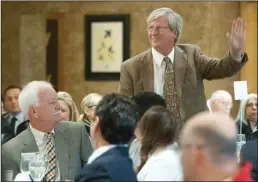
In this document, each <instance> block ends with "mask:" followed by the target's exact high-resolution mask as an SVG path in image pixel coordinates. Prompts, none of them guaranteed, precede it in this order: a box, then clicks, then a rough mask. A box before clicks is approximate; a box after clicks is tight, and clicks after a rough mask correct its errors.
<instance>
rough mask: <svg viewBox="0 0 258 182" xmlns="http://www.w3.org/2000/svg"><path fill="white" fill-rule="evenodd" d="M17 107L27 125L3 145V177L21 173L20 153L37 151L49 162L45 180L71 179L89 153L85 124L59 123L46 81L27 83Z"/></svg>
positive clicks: (57, 110) (53, 93) (55, 101)
mask: <svg viewBox="0 0 258 182" xmlns="http://www.w3.org/2000/svg"><path fill="white" fill-rule="evenodd" d="M19 105H20V108H21V111H22V112H23V113H24V115H25V116H27V117H28V118H29V120H30V124H29V126H28V128H27V129H26V130H25V131H23V132H22V133H20V134H19V136H17V137H15V138H13V139H11V140H10V141H8V142H7V143H5V144H4V145H3V146H2V174H5V171H7V170H11V171H12V172H13V177H15V176H16V175H17V174H18V173H20V163H21V153H28V152H39V153H40V154H41V155H42V156H46V157H47V159H48V166H47V170H46V173H45V176H44V179H45V180H46V181H58V180H61V181H64V180H74V178H75V176H76V175H77V174H78V173H79V172H80V170H81V169H82V167H83V166H84V164H85V163H87V161H88V157H89V156H90V155H91V153H92V146H91V143H90V139H89V136H88V134H87V132H86V129H85V127H84V125H83V124H80V123H75V122H70V121H60V120H61V117H60V112H61V111H60V108H61V107H60V105H59V103H58V101H57V93H56V91H55V90H54V89H53V87H52V85H51V84H50V83H48V82H45V81H32V82H30V83H28V84H27V85H26V86H25V87H24V89H23V90H22V92H21V93H20V96H19ZM3 176H4V175H3ZM2 180H3V181H4V180H6V179H2Z"/></svg>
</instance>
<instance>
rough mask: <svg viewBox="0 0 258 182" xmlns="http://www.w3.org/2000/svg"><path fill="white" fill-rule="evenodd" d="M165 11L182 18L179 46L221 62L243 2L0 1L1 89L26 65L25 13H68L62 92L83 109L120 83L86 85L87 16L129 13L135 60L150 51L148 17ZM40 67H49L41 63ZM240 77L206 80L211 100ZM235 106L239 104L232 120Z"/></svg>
mask: <svg viewBox="0 0 258 182" xmlns="http://www.w3.org/2000/svg"><path fill="white" fill-rule="evenodd" d="M164 6H167V7H170V8H172V9H173V10H175V11H176V12H178V13H179V14H181V15H182V18H183V21H184V28H183V34H182V38H181V40H180V41H179V43H192V44H198V45H199V46H200V47H201V48H202V51H203V52H204V53H205V54H207V55H210V56H214V57H222V56H223V55H225V54H226V53H227V52H228V49H227V43H226V37H225V34H226V32H227V31H229V30H230V28H231V22H232V20H233V19H235V18H237V17H238V16H239V15H240V4H239V2H2V67H3V69H2V87H3V88H4V87H6V86H7V85H8V84H11V83H16V84H20V79H19V76H21V75H22V74H21V72H20V71H22V70H20V67H21V65H22V64H23V63H22V62H21V61H20V60H21V56H20V49H21V48H20V34H19V29H20V19H21V16H22V15H23V14H31V15H34V14H35V15H36V14H42V15H45V16H46V15H48V14H49V13H63V14H64V19H63V25H64V32H63V39H62V42H63V67H64V73H63V78H62V79H63V80H62V82H63V83H62V84H63V90H65V91H68V92H69V93H71V95H72V96H73V98H74V100H75V102H76V103H77V104H79V103H80V101H81V99H82V97H83V96H85V95H86V94H88V93H90V92H98V93H102V94H104V93H110V92H115V91H116V90H117V87H118V82H116V81H113V82H103V81H98V82H93V81H91V82H89V81H88V82H87V81H85V80H84V57H85V53H84V15H87V14H119V13H129V14H130V16H131V29H130V31H131V34H130V37H131V48H130V54H131V56H134V55H136V54H138V53H140V52H142V51H144V50H146V49H147V48H149V42H148V38H147V32H146V18H147V16H148V15H149V13H150V12H151V11H152V10H153V9H155V8H159V7H164ZM41 56H42V57H44V56H45V55H41ZM39 60H41V58H39ZM38 64H41V65H44V64H45V63H43V62H40V61H39V62H38ZM31 66H33V65H31ZM238 78H239V75H236V76H233V77H231V78H228V79H224V80H216V81H205V86H206V95H207V97H209V96H210V94H211V93H212V92H213V91H215V90H217V89H226V90H228V91H229V92H231V93H233V92H232V91H233V83H232V82H233V81H234V80H237V79H238ZM32 79H33V78H32ZM237 107H238V106H237V103H235V107H234V109H233V114H234V115H235V113H236V110H237Z"/></svg>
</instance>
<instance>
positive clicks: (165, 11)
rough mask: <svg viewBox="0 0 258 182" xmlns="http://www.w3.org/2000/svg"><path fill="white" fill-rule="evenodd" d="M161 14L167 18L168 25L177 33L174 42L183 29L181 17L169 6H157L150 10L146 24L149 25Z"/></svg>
mask: <svg viewBox="0 0 258 182" xmlns="http://www.w3.org/2000/svg"><path fill="white" fill-rule="evenodd" d="M161 16H166V17H167V18H168V26H169V27H170V28H171V29H172V30H173V31H175V32H176V33H177V37H176V40H175V43H176V42H177V41H178V40H179V39H180V37H181V34H182V31H183V20H182V17H181V16H180V15H179V14H177V13H176V12H174V11H173V10H172V9H170V8H159V9H155V10H153V11H152V12H151V14H150V15H149V17H148V19H147V24H148V25H149V24H150V22H151V21H153V20H155V19H157V18H159V17H161Z"/></svg>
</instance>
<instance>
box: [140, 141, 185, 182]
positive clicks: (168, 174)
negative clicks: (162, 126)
mask: <svg viewBox="0 0 258 182" xmlns="http://www.w3.org/2000/svg"><path fill="white" fill-rule="evenodd" d="M177 150H178V149H177V144H176V143H174V144H171V145H169V146H167V147H166V148H164V149H162V150H158V151H155V152H154V153H153V154H152V155H150V156H149V158H148V160H147V161H146V163H145V164H144V166H143V167H142V169H141V170H140V172H139V173H138V175H137V178H138V180H139V181H182V179H183V173H182V167H181V162H180V152H179V151H177Z"/></svg>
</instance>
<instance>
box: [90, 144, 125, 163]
mask: <svg viewBox="0 0 258 182" xmlns="http://www.w3.org/2000/svg"><path fill="white" fill-rule="evenodd" d="M115 147H128V145H127V144H121V145H105V146H102V147H100V148H98V149H96V150H95V151H94V152H93V153H92V155H91V156H90V157H89V159H88V164H90V163H92V162H93V161H94V160H95V159H97V158H98V157H99V156H101V155H102V154H104V153H105V152H107V151H108V150H110V149H112V148H115Z"/></svg>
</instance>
